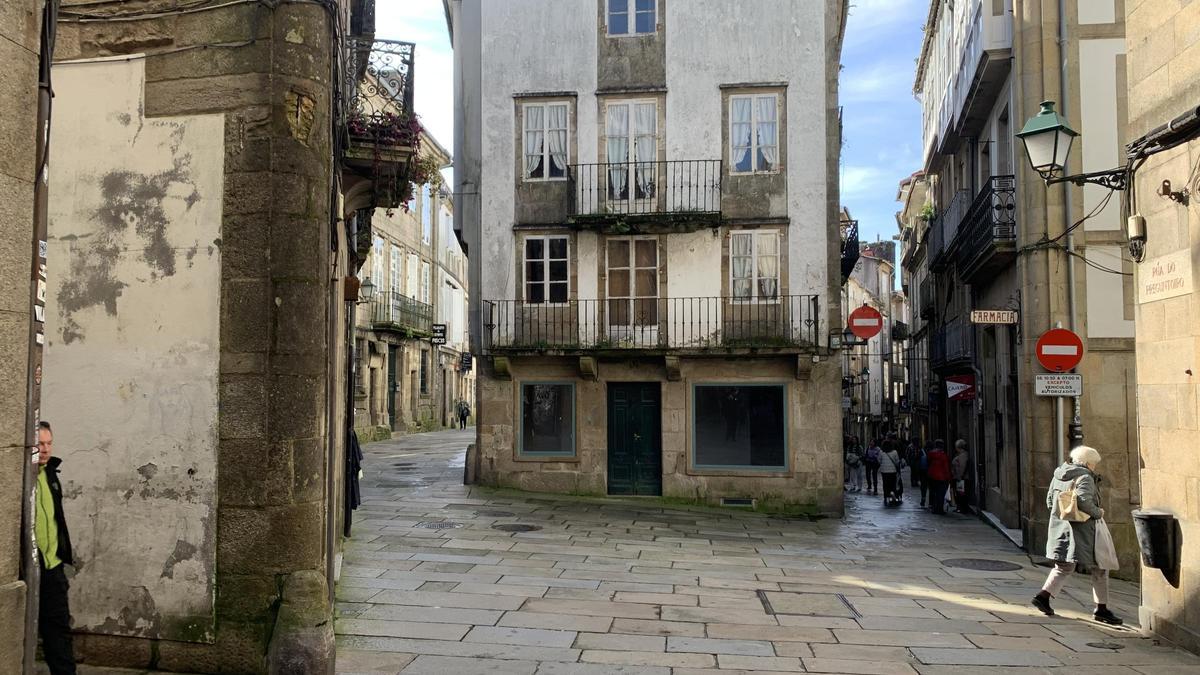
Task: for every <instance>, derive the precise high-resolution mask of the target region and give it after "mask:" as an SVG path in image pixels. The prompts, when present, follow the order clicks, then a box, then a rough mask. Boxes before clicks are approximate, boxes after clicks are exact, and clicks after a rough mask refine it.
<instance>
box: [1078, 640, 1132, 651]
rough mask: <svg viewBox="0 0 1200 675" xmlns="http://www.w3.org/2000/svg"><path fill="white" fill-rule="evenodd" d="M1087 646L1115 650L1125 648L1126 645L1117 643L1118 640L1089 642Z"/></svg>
mask: <svg viewBox="0 0 1200 675" xmlns="http://www.w3.org/2000/svg"><path fill="white" fill-rule="evenodd" d="M1087 646H1089V647H1091V648H1092V649H1111V650H1113V651H1116V650H1118V649H1125V645H1122V644H1117V643H1116V642H1089V643H1087Z"/></svg>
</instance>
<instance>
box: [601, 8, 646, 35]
mask: <svg viewBox="0 0 1200 675" xmlns="http://www.w3.org/2000/svg"><path fill="white" fill-rule="evenodd" d="M626 2H628V3H629V4H627V5H626V6H625V11H624V12H617V14H624V15H626V16H627V17H628V19H627V23H626V24H625V26H626V28H627V32H625V33H614V32H612V24H611V23H610V22H611V20H612V15H613V12H612V10H611V7H612V0H604V35H605V36H606V37H610V38H628V37H643V36H646V35H654V34H656V33H658V0H650V3H651V5H652V6H653V7H652V9H651V13H652V14H653V15H654V19H653V21H652V22H651V24H650V25H651V26H653V29H652V30H650V31H648V32H645V33H639V32H638V30H637V15H638V14H645V13H646V12H645V11H642V12H638V9H637V0H626Z"/></svg>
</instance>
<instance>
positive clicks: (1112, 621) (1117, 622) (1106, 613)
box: [1092, 607, 1125, 626]
mask: <svg viewBox="0 0 1200 675" xmlns="http://www.w3.org/2000/svg"><path fill="white" fill-rule="evenodd" d="M1092 618H1093V619H1095V620H1097V621H1099V622H1100V623H1106V624H1108V625H1110V626H1121V625H1123V624H1124V623H1125V622H1124V621H1123V620H1121V617H1119V616H1117V615H1116V614H1113V613H1112V610H1111V609H1108V608H1107V607H1106V608H1104V609H1098V610H1096V612H1095V613H1094V614H1092Z"/></svg>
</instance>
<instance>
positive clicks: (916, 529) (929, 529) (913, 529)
mask: <svg viewBox="0 0 1200 675" xmlns="http://www.w3.org/2000/svg"><path fill="white" fill-rule="evenodd" d="M908 531H909V532H937V528H936V527H910V528H908Z"/></svg>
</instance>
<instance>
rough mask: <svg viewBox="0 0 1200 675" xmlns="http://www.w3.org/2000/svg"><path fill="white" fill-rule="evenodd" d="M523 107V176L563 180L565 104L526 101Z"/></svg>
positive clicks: (564, 174) (565, 141)
mask: <svg viewBox="0 0 1200 675" xmlns="http://www.w3.org/2000/svg"><path fill="white" fill-rule="evenodd" d="M524 110H525V133H524V147H525V180H565V179H566V177H567V162H568V161H569V157H568V156H567V155H568V153H567V133H568V131H569V124H568V121H567V113H568V110H569V106H568V105H567V104H566V103H529V104H526V105H525V108H524Z"/></svg>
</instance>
